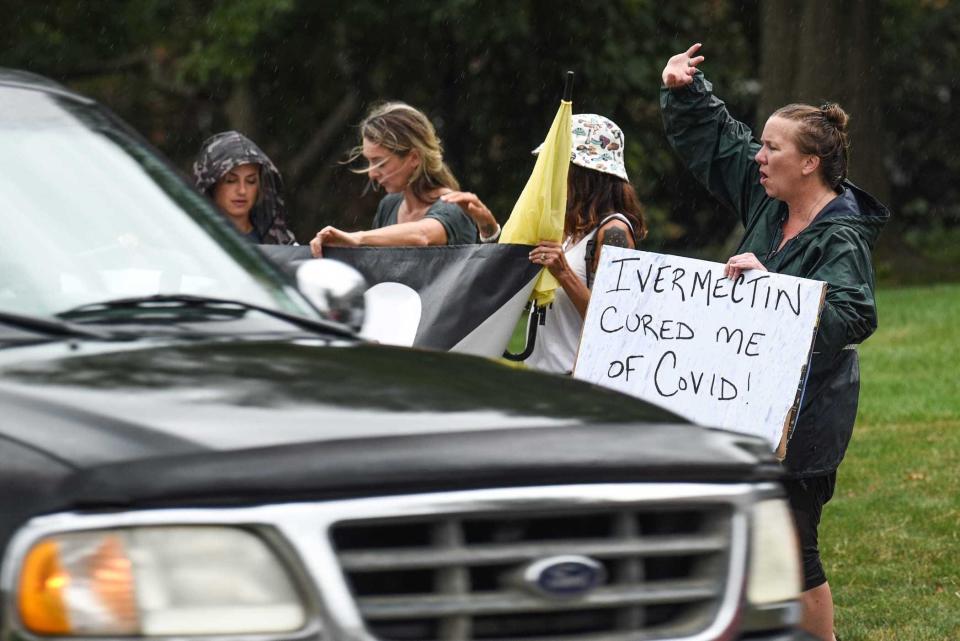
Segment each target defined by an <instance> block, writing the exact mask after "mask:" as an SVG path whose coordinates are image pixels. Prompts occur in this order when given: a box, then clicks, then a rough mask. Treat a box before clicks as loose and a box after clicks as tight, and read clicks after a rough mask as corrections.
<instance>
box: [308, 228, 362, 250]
mask: <svg viewBox="0 0 960 641" xmlns="http://www.w3.org/2000/svg"><path fill="white" fill-rule="evenodd" d="M324 245H329V246H331V247H358V246H359V245H360V238H359V236H358V233H350V232H345V231H341V230H339V229H337V228H336V227H332V226H330V225H327V226H326V227H324V228H323V229H321V230H320V231H319V232H317V235H316V236H314V238H313V240H311V241H310V253H311V254H313V257H314V258H320V257H321V256H323V246H324Z"/></svg>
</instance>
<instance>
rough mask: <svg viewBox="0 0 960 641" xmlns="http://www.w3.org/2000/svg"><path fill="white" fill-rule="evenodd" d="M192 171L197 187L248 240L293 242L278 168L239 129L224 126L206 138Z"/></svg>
mask: <svg viewBox="0 0 960 641" xmlns="http://www.w3.org/2000/svg"><path fill="white" fill-rule="evenodd" d="M193 176H194V180H195V183H196V187H197V189H199V190H200V191H201V192H203V193H204V194H206V195H208V196H210V197H211V198H212V199H213V201H214V202H215V203H216V204H217V207H219V208H220V211H222V212H223V214H224V215H225V216H226V217H227V219H228V220H229V221H230V222H231V223H233V225H234V226H235V227H236V228H237V231H239V232H240V233H241V234H243V235H244V236H246V237H247V238H248V239H250V240H251V241H252V242H254V243H258V244H270V245H295V244H297V243H296V239H295V238H294V236H293V233H292V232H291V231H290V230H289V229H288V228H287V221H286V207H285V205H284V202H283V194H282V190H283V179H282V178H281V176H280V172H279V171H278V170H277V168H276V167H275V166H274V164H273V163H272V162H271V161H270V159H269V158H268V157H267V155H266V154H265V153H263V151H262V150H261V149H260V148H259V147H257V145H255V144H254V143H253V141H251V140H250V139H249V138H247V137H246V136H244V135H243V134H241V133H238V132H236V131H224V132H221V133H218V134H215V135H213V136H211V137H210V138H208V139H207V140H206V141H204V143H203V147H202V148H201V150H200V154H199V155H198V156H197V160H196V162H194V163H193Z"/></svg>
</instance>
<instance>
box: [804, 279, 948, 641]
mask: <svg viewBox="0 0 960 641" xmlns="http://www.w3.org/2000/svg"><path fill="white" fill-rule="evenodd" d="M878 306H879V311H880V329H879V330H878V331H877V333H876V335H875V336H873V337H872V338H870V339H869V340H868V341H867V342H866V343H865V344H864V345H863V346H862V347H861V349H860V355H861V361H860V362H861V375H862V381H863V382H862V385H863V387H862V390H861V404H860V414H859V417H858V423H857V427H856V429H855V430H854V436H853V441H852V443H851V444H850V449H849V451H848V453H847V457H846V460H845V461H844V463H843V465H842V466H841V467H840V474H839V477H838V483H837V493H836V496H835V497H834V499H833V500H832V501H831V502H830V503H829V504H828V505H827V507H826V509H825V511H824V520H823V524H822V527H821V552H822V556H823V559H824V564H825V567H826V570H827V574H828V576H829V577H830V583H831V587H832V589H833V594H834V600H835V602H836V607H837V624H836V627H837V631H838V632H839V633H840V635H841V636H842V638H843V639H844V641H851V640H852V641H900V640H902V639H910V640H911V641H947V640H952V639H957V638H960V563H958V562H957V559H958V558H960V538H958V536H957V526H958V524H960V497H958V496H957V493H956V492H955V491H954V490H955V488H956V487H957V485H958V483H960V472H958V470H960V379H958V377H957V362H958V360H960V328H958V326H957V324H956V323H955V322H954V319H955V318H956V317H957V314H958V313H960V287H958V286H940V287H932V288H914V289H901V290H893V291H883V290H881V291H880V292H879V295H878Z"/></svg>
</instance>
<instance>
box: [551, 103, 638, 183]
mask: <svg viewBox="0 0 960 641" xmlns="http://www.w3.org/2000/svg"><path fill="white" fill-rule="evenodd" d="M541 147H543V145H540V147H537V148H536V149H534V150H533V153H534V154H538V153H540V148H541ZM570 162H572V163H573V164H574V165H578V166H580V167H585V168H587V169H593V170H595V171H602V172H603V173H605V174H612V175H614V176H617V177H618V178H622V179H623V180H626V181H629V180H630V179H629V178H627V169H626V167H624V164H623V132H622V131H620V127H618V126H617V125H616V123H615V122H613V121H612V120H610V119H609V118H604V117H603V116H598V115H597V114H574V115H573V149H572V151H571V153H570Z"/></svg>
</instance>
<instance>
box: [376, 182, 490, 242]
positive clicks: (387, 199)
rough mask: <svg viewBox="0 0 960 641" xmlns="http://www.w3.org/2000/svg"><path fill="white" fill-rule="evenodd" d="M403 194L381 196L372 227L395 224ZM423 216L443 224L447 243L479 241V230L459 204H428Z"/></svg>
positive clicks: (439, 201)
mask: <svg viewBox="0 0 960 641" xmlns="http://www.w3.org/2000/svg"><path fill="white" fill-rule="evenodd" d="M402 202H403V194H389V195H387V196H384V197H383V200H381V201H380V205H379V206H378V207H377V215H376V216H374V217H373V229H380V228H381V227H387V226H389V225H396V224H397V214H398V213H399V211H400V204H401V203H402ZM423 217H424V218H433V219H434V220H436V221H438V222H439V223H440V224H441V225H443V229H444V231H446V232H447V244H448V245H474V244H476V243H478V242H480V232H478V231H477V226H476V225H475V224H474V222H473V220H472V219H471V218H470V217H469V216H467V215H466V214H465V213H464V212H463V210H462V209H460V206H459V205H454V204H452V203H445V202H443V201H442V200H438V201H437V202H435V203H433V204H432V205H430V209H428V210H427V213H426V214H424V216H423Z"/></svg>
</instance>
